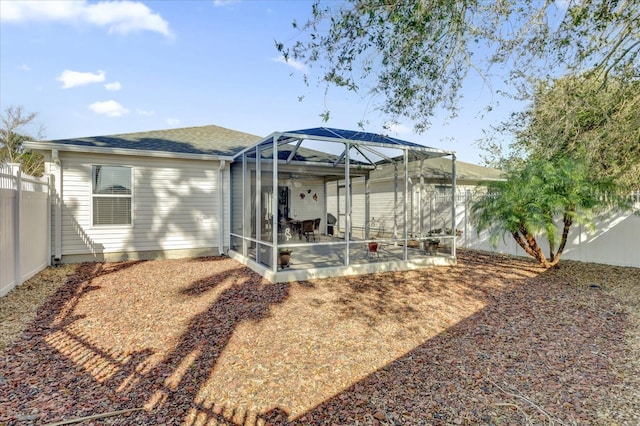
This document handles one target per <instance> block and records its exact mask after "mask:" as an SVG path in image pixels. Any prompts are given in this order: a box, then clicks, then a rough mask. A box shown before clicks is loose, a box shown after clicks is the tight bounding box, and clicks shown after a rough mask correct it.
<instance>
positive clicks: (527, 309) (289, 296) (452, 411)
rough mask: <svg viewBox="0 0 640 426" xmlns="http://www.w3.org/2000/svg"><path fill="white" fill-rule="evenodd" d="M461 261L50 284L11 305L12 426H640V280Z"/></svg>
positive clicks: (0, 314) (106, 277)
mask: <svg viewBox="0 0 640 426" xmlns="http://www.w3.org/2000/svg"><path fill="white" fill-rule="evenodd" d="M458 260H459V263H458V266H456V267H442V268H430V269H422V270H418V271H410V272H401V273H400V272H388V273H379V274H374V275H365V276H359V277H349V278H333V279H324V280H314V281H305V282H293V283H286V284H270V283H268V282H266V281H264V280H262V278H261V277H260V276H258V275H257V274H255V273H253V272H252V271H250V270H249V269H248V268H246V267H244V266H242V265H240V264H239V263H237V262H235V261H233V260H230V259H228V258H203V259H180V260H158V261H141V262H122V263H94V264H82V265H66V266H64V267H62V268H57V269H47V270H45V271H43V272H41V273H40V274H38V275H37V276H36V277H34V278H33V279H32V280H30V281H28V282H26V283H24V284H23V285H22V286H20V287H19V288H18V289H15V290H14V291H13V292H11V293H10V294H9V295H7V296H6V297H4V298H2V299H0V320H1V322H2V333H0V354H1V355H2V356H1V357H0V408H1V409H0V425H27V424H37V425H44V424H50V423H56V422H61V421H63V420H67V419H75V418H81V417H87V419H86V420H84V421H83V422H82V423H81V424H83V425H88V424H117V425H138V424H166V425H205V424H209V425H254V424H256V425H268V424H273V425H280V424H295V425H307V424H318V425H424V424H434V425H450V424H454V425H472V424H473V425H475V424H491V425H514V424H536V425H538V424H555V425H573V424H580V425H582V424H594V425H637V424H640V269H638V268H623V267H612V266H606V265H597V264H586V263H579V262H571V261H562V262H561V263H560V265H559V267H557V268H554V269H551V270H543V269H540V268H538V267H537V266H536V264H535V263H533V262H531V261H528V260H523V259H517V258H512V257H506V256H499V255H490V254H486V253H478V252H472V251H461V252H459V259H458ZM106 415H110V416H106Z"/></svg>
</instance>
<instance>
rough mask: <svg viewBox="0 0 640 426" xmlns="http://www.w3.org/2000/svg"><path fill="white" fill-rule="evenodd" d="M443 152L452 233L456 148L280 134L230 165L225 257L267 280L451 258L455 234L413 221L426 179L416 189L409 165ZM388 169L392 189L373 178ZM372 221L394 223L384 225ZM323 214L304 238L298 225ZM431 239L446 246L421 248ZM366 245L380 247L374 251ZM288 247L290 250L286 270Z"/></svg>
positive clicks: (333, 133) (333, 134)
mask: <svg viewBox="0 0 640 426" xmlns="http://www.w3.org/2000/svg"><path fill="white" fill-rule="evenodd" d="M446 156H449V157H451V159H452V161H451V165H452V170H451V175H450V176H451V179H450V187H451V189H452V191H451V193H452V200H451V227H450V229H455V226H454V219H455V203H454V199H453V197H454V196H455V181H456V179H455V174H456V173H455V154H454V153H453V152H451V151H443V150H439V149H434V148H429V147H425V146H423V145H419V144H416V143H412V142H408V141H404V140H400V139H396V138H391V137H388V136H383V135H379V134H374V133H367V132H359V131H352V130H341V129H331V128H325V127H320V128H314V129H305V130H294V131H288V132H275V133H273V134H271V135H269V136H268V137H266V138H264V139H263V140H261V141H260V142H258V143H257V144H255V145H253V146H251V147H248V148H246V149H245V150H243V151H241V152H240V153H238V154H237V155H236V156H235V157H234V159H233V162H232V163H231V185H230V188H231V197H230V199H231V208H230V212H231V218H230V222H231V230H230V251H229V253H230V255H231V256H232V257H234V258H236V259H238V260H240V261H241V262H243V263H245V264H247V265H249V266H250V267H252V268H253V269H254V270H256V271H258V272H259V273H261V274H262V275H264V276H265V277H266V278H268V279H269V280H271V281H291V280H303V279H308V278H312V277H328V276H336V275H352V274H360V273H371V272H376V271H380V270H407V269H413V268H417V267H423V266H429V265H442V264H453V263H455V232H453V233H452V235H444V232H443V235H438V236H434V235H431V234H432V230H427V229H422V225H421V224H420V226H419V227H418V228H416V227H415V226H413V224H410V223H409V218H408V206H409V204H410V203H411V201H410V197H411V196H412V195H411V191H413V190H414V189H413V188H420V184H422V183H423V182H422V179H423V177H422V176H420V177H418V178H417V179H419V180H420V182H411V188H412V189H410V185H409V184H410V177H409V164H410V163H413V164H414V167H415V164H416V163H417V164H418V167H422V164H424V162H426V161H429V159H433V158H439V157H446ZM389 167H391V168H392V170H393V176H394V178H393V180H392V181H391V182H392V183H391V185H392V187H390V188H381V187H378V186H377V184H376V183H375V179H374V180H372V176H375V175H376V173H377V171H379V170H380V169H382V168H389ZM383 198H386V199H388V202H387V203H386V204H385V203H382V202H381V200H382V199H383ZM376 217H378V218H380V217H386V218H389V219H388V220H389V222H390V223H389V224H388V226H386V227H385V228H384V229H381V227H380V223H379V220H377V219H376ZM317 219H320V225H319V226H318V227H317V229H316V230H315V232H313V233H312V234H309V238H307V235H303V234H302V232H300V231H301V228H300V224H301V223H302V222H303V221H309V220H316V222H317ZM328 219H329V221H330V222H332V221H333V220H335V222H336V223H333V224H329V223H327V221H328ZM332 231H333V232H332ZM432 238H439V241H442V242H443V244H442V247H448V248H447V249H446V250H445V251H442V252H436V253H433V252H429V251H427V250H425V247H426V245H425V244H424V243H425V242H427V241H428V240H429V241H431V239H432ZM370 243H374V245H377V246H378V247H379V250H376V251H372V250H371V248H370V247H371V246H370ZM283 251H289V252H291V255H290V258H291V262H290V263H289V265H287V266H285V267H284V268H283V267H282V266H283V265H282V262H281V261H280V255H281V253H282V252H283Z"/></svg>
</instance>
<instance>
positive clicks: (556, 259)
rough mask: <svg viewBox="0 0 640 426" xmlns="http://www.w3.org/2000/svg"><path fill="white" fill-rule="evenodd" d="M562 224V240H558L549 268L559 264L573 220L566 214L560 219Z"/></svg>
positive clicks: (570, 210)
mask: <svg viewBox="0 0 640 426" xmlns="http://www.w3.org/2000/svg"><path fill="white" fill-rule="evenodd" d="M572 211H573V207H572V208H570V209H569V212H572ZM562 222H563V223H564V226H563V228H562V238H561V239H560V245H559V246H558V251H557V252H556V254H555V256H554V257H553V260H552V262H551V266H555V265H557V264H558V262H560V257H561V256H562V252H563V251H564V247H565V246H566V245H567V238H569V229H571V225H572V224H573V220H572V219H571V216H569V214H568V212H566V213H565V214H564V216H563V217H562Z"/></svg>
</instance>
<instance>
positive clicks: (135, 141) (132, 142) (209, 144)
mask: <svg viewBox="0 0 640 426" xmlns="http://www.w3.org/2000/svg"><path fill="white" fill-rule="evenodd" d="M260 139H261V138H260V137H259V136H256V135H252V134H249V133H244V132H238V131H236V130H231V129H226V128H224V127H219V126H198V127H184V128H179V129H166V130H152V131H148V132H136V133H124V134H118V135H108V136H93V137H83V138H72V139H58V140H52V141H37V142H27V143H25V146H26V147H27V148H30V149H36V150H37V149H45V150H50V149H58V150H61V151H77V152H95V153H105V154H109V153H111V154H129V155H145V156H161V157H174V158H175V157H183V158H211V157H212V156H213V157H216V158H220V157H222V158H230V157H231V156H233V155H234V154H236V153H237V152H239V151H241V150H243V149H244V148H246V147H247V146H249V145H253V144H255V143H256V142H258V141H259V140H260Z"/></svg>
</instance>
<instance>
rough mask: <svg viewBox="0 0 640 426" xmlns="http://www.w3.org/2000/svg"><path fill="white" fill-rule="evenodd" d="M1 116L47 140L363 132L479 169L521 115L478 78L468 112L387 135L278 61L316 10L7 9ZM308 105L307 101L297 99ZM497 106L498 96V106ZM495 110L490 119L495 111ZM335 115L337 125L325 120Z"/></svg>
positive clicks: (216, 4)
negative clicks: (180, 132) (176, 133)
mask: <svg viewBox="0 0 640 426" xmlns="http://www.w3.org/2000/svg"><path fill="white" fill-rule="evenodd" d="M0 7H1V9H0V16H1V21H0V79H1V80H0V107H1V108H2V110H4V109H5V108H6V107H7V106H9V105H22V106H24V107H25V109H26V110H27V111H29V112H36V113H38V120H37V122H38V124H40V125H42V126H43V127H44V136H45V138H47V139H62V138H69V137H80V136H97V135H108V134H116V133H127V132H136V131H146V130H155V129H165V128H172V127H187V126H200V125H208V124H215V125H218V126H223V127H228V128H231V129H234V130H240V131H244V132H248V133H253V134H256V135H260V136H266V135H268V134H270V133H272V132H273V131H286V130H295V129H303V128H309V127H318V126H330V127H338V128H347V129H356V125H357V123H358V122H359V121H360V120H362V119H363V118H365V119H368V120H369V125H368V127H367V129H366V130H368V131H372V132H376V133H386V134H389V135H391V136H395V137H399V138H402V139H406V140H410V141H413V142H417V143H421V144H424V145H427V146H432V147H435V148H440V149H447V150H454V151H456V152H457V154H458V158H459V159H460V160H462V161H468V162H472V163H477V164H480V163H481V158H480V151H479V150H478V149H477V147H476V146H475V144H474V141H475V140H477V139H478V138H480V137H482V130H483V129H485V130H489V127H490V125H491V124H495V123H497V122H499V121H500V120H501V119H504V118H505V117H507V116H508V114H509V113H510V112H511V111H512V110H513V109H514V108H517V105H514V104H512V103H510V102H508V101H506V100H504V99H502V100H500V99H498V98H497V97H496V96H495V95H492V94H491V90H490V89H489V88H488V87H486V86H485V85H484V84H483V83H482V81H481V79H480V78H479V77H477V76H474V75H471V76H470V77H469V78H468V80H467V82H466V84H465V88H464V92H463V96H464V97H463V99H462V102H461V104H460V105H461V112H460V114H459V116H458V117H457V118H456V119H453V120H446V116H447V114H446V113H443V114H441V115H439V116H438V117H435V118H434V120H433V124H432V126H431V128H430V130H428V131H427V132H425V133H423V134H420V135H416V134H414V133H413V132H412V131H411V129H412V124H411V123H410V122H407V123H401V124H400V125H397V126H394V127H393V129H392V131H386V130H384V129H383V124H384V122H385V120H384V117H381V116H380V115H379V114H378V113H376V112H375V111H371V106H370V105H368V98H366V97H362V96H359V95H354V94H349V93H345V92H342V91H340V90H335V89H331V90H330V91H329V94H328V95H327V96H325V90H324V87H322V86H318V85H316V84H315V83H313V80H312V83H311V85H310V86H309V87H307V86H305V85H304V83H303V79H302V75H303V72H304V70H303V69H302V68H303V65H302V64H295V63H289V64H287V63H284V62H283V61H281V60H279V59H278V52H277V51H276V49H275V45H274V40H278V41H282V42H285V43H286V42H287V41H291V40H295V37H296V34H297V30H294V29H293V28H292V25H291V22H292V21H293V20H294V19H295V20H297V21H298V22H303V21H304V20H305V18H306V17H308V16H309V15H310V12H311V2H310V1H256V0H253V1H252V0H245V1H213V0H200V1H145V2H138V1H118V2H115V1H91V2H87V1H74V2H71V1H63V2H57V1H52V0H50V1H39V2H38V1H36V2H29V1H18V2H13V1H9V0H1V1H0ZM300 96H304V99H303V101H302V102H300V101H299V100H298V98H299V97H300ZM492 96H493V97H492ZM491 100H493V101H496V100H500V106H499V107H497V108H496V107H494V109H493V110H492V111H491V112H490V113H488V114H484V111H483V108H484V107H486V106H487V104H488V103H489V102H490V101H491ZM325 108H328V109H329V110H330V111H331V119H330V121H329V122H328V123H323V122H322V120H321V118H320V116H319V114H320V113H321V112H322V111H324V110H325Z"/></svg>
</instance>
